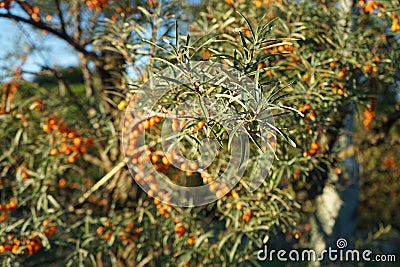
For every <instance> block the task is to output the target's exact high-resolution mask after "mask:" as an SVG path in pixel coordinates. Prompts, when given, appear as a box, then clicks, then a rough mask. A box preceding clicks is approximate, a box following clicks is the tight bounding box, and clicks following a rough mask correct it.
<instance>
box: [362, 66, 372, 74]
mask: <svg viewBox="0 0 400 267" xmlns="http://www.w3.org/2000/svg"><path fill="white" fill-rule="evenodd" d="M371 69H372V67H371V66H370V65H367V66H364V71H365V72H367V73H368V72H370V71H371Z"/></svg>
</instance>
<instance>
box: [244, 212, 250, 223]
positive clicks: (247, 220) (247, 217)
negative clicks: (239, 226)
mask: <svg viewBox="0 0 400 267" xmlns="http://www.w3.org/2000/svg"><path fill="white" fill-rule="evenodd" d="M251 217H252V213H251V210H247V211H246V213H245V214H244V215H243V220H244V221H245V222H249V221H250V219H251Z"/></svg>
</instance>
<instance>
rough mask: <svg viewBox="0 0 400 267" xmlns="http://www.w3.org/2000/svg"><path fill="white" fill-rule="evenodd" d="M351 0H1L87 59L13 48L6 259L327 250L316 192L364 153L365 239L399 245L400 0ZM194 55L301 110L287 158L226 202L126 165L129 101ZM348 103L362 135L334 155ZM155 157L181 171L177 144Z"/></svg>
mask: <svg viewBox="0 0 400 267" xmlns="http://www.w3.org/2000/svg"><path fill="white" fill-rule="evenodd" d="M350 2H351V3H352V6H351V12H350V13H349V14H347V13H343V12H341V10H340V4H341V2H340V1H289V0H280V1H278V0H254V1H250V0H248V1H246V0H225V1H217V0H211V1H199V2H189V3H186V2H184V1H173V0H170V1H156V0H147V1H131V0H126V1H112V0H85V1H75V0H68V1H67V0H52V1H39V0H38V1H33V0H32V1H19V0H1V1H0V20H12V21H15V22H18V23H20V24H23V25H25V26H26V27H27V28H26V29H27V31H26V32H25V34H28V35H29V34H32V36H34V35H40V36H50V35H51V36H56V37H57V38H58V39H60V40H63V41H65V42H66V43H68V45H69V46H71V47H72V49H73V50H74V53H76V55H77V56H78V58H79V66H76V67H70V68H60V67H57V66H54V65H52V64H44V65H42V66H40V68H41V70H40V71H38V72H37V73H30V72H29V71H28V70H26V68H25V63H26V61H27V58H29V57H31V55H32V54H33V53H34V51H37V50H40V49H41V48H40V43H39V42H37V43H35V40H36V39H33V40H32V41H31V42H28V43H26V44H24V45H21V49H19V50H18V52H15V51H14V52H11V54H10V55H8V56H7V57H6V58H7V60H9V61H7V62H9V63H7V64H5V66H4V71H6V72H7V73H8V75H7V76H6V77H4V78H3V80H2V81H1V84H2V91H1V94H2V98H1V100H0V124H1V129H2V131H1V132H0V140H1V141H0V151H1V153H0V166H1V167H0V260H1V262H2V264H3V265H4V266H39V265H48V266H55V265H57V264H63V265H67V266H232V265H241V266H251V265H255V266H257V265H260V264H261V263H260V262H257V251H258V250H259V249H260V248H262V245H263V243H265V242H267V241H268V242H271V243H272V244H276V245H277V246H282V247H295V248H308V247H313V244H311V243H310V234H311V231H312V230H313V229H312V225H311V224H310V217H311V216H312V215H313V214H314V212H315V210H316V204H315V200H316V198H317V197H318V196H319V195H321V194H322V192H323V189H324V187H325V183H326V180H327V177H328V174H329V173H333V174H335V175H338V176H340V177H346V176H345V175H343V174H345V173H346V172H347V170H346V169H343V167H342V165H341V161H342V160H343V159H345V158H347V157H350V156H355V157H356V159H357V162H358V164H359V166H360V194H359V203H358V227H357V229H358V232H357V235H356V236H354V239H355V240H358V241H357V242H356V245H358V246H364V245H366V244H368V243H373V242H376V240H378V241H379V240H383V241H381V242H383V243H384V244H388V243H390V244H391V246H392V247H391V249H392V250H394V251H395V252H399V251H400V245H399V241H398V240H399V239H398V231H399V229H400V217H399V216H398V206H399V204H400V203H399V202H400V196H399V193H400V158H399V157H398V151H399V150H400V149H399V146H400V144H399V140H400V139H399V137H400V125H399V119H400V102H399V95H400V91H399V81H400V78H399V68H398V66H399V55H400V53H399V34H398V31H399V30H400V25H399V24H400V22H399V16H400V14H399V8H400V6H399V4H398V2H397V1H350ZM237 11H239V12H240V13H241V14H243V16H242V15H241V14H240V13H238V12H237ZM176 22H177V23H176ZM342 22H344V23H342ZM176 25H178V27H177V26H176ZM257 25H259V27H257ZM262 27H265V28H264V29H265V34H264V33H262V32H261V31H260V29H261V28H262ZM188 36H190V38H188ZM5 41H6V40H3V41H2V42H5ZM178 44H179V48H178ZM42 53H46V51H44V52H42ZM184 56H189V57H190V59H192V60H212V61H217V62H221V63H223V64H227V65H230V66H233V67H235V68H237V69H238V70H239V71H241V72H243V73H245V74H246V75H248V76H249V77H250V78H251V79H253V80H255V83H257V84H256V85H257V86H260V88H261V89H262V90H263V92H265V94H266V95H268V94H270V93H271V92H276V94H275V96H274V99H275V104H276V105H277V106H288V107H291V108H293V109H295V110H297V112H293V111H291V110H290V109H278V111H277V112H275V113H274V115H275V117H274V119H275V124H276V126H277V127H278V128H279V129H280V130H282V132H283V134H285V135H288V137H290V138H292V139H293V141H294V142H295V143H296V147H293V146H291V145H290V144H289V142H287V140H285V137H284V136H278V143H277V147H276V156H277V160H275V161H274V163H273V166H272V169H271V173H270V176H269V178H268V179H267V180H266V181H265V182H264V183H263V185H262V186H261V187H260V188H259V189H258V190H257V191H256V192H255V193H250V192H249V191H248V190H247V188H248V184H249V182H248V179H247V178H248V177H245V179H243V180H241V181H240V183H239V184H238V186H237V187H235V189H234V190H233V191H232V192H230V193H229V194H227V195H226V196H225V197H223V198H221V199H219V200H218V201H217V202H215V203H212V204H209V205H206V206H202V207H196V208H179V207H174V206H171V205H168V204H165V203H162V202H160V201H159V199H157V198H152V197H150V196H148V195H147V194H146V193H145V192H143V191H142V190H141V189H140V188H139V187H138V186H137V185H136V183H135V182H134V180H133V179H132V177H131V175H130V173H129V171H128V169H127V168H126V166H125V161H124V155H123V154H122V151H121V144H120V127H121V120H122V119H123V116H124V113H125V109H126V107H127V105H128V102H129V100H130V99H131V97H132V95H133V94H134V92H135V90H136V89H137V88H138V87H140V86H141V85H142V84H144V83H145V82H146V81H148V79H149V76H150V75H151V73H154V72H157V71H159V70H161V69H163V68H164V67H165V66H167V65H168V64H169V63H168V62H171V63H177V62H180V61H182V60H183V59H184ZM25 74H31V75H33V76H34V78H33V79H25V78H24V75H25ZM255 77H257V79H256V78H255ZM349 103H356V104H355V107H356V115H355V119H356V127H355V130H354V133H349V134H353V136H354V141H353V143H352V144H351V145H350V146H349V147H346V148H345V149H341V150H335V147H334V143H335V141H337V139H338V138H339V129H341V128H342V127H343V118H344V117H345V116H346V115H347V114H348V113H349V112H348V110H347V107H348V104H349ZM176 104H178V102H176ZM299 113H302V114H303V116H301V115H300V114H299ZM148 124H149V125H150V126H151V129H150V131H155V132H157V130H158V129H160V126H159V125H157V123H152V122H150V121H149V122H148ZM203 127H204V125H203V126H202V127H201V128H203ZM205 127H206V128H207V127H208V126H207V125H206V126H205ZM200 130H201V129H200ZM196 132H197V130H196ZM191 134H193V135H194V134H196V133H195V132H193V133H188V135H191ZM154 140H155V141H157V140H158V139H157V138H156V137H154ZM152 152H154V151H152ZM278 159H279V160H278ZM152 160H153V159H152ZM220 160H221V162H222V163H223V162H224V159H223V158H222V159H220ZM225 160H226V159H225ZM153 163H154V165H155V166H157V167H158V168H161V169H163V168H164V169H165V168H167V169H168V168H170V167H169V164H168V162H166V161H164V160H163V155H162V154H160V157H158V158H154V160H153ZM181 174H182V175H185V174H187V172H183V173H181ZM208 174H211V175H210V176H213V175H216V174H217V170H216V169H212V170H210V171H209V172H208ZM191 175H192V174H191ZM194 175H195V176H196V175H198V176H199V174H194ZM170 178H171V179H172V177H170ZM201 178H203V182H204V183H208V182H209V181H210V180H209V178H210V179H212V177H208V176H205V177H201ZM217 192H218V191H216V194H217ZM349 223H350V222H349ZM351 223H353V222H351ZM396 236H397V237H396ZM385 240H386V241H385ZM388 240H389V241H388ZM396 240H397V241H396ZM396 242H397V243H396ZM377 248H379V246H377Z"/></svg>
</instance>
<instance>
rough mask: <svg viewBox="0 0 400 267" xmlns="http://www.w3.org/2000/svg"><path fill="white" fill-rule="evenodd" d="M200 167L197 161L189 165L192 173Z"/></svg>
mask: <svg viewBox="0 0 400 267" xmlns="http://www.w3.org/2000/svg"><path fill="white" fill-rule="evenodd" d="M198 167H199V165H198V164H197V162H195V161H192V162H191V163H190V165H189V169H190V170H192V171H194V170H197V168H198Z"/></svg>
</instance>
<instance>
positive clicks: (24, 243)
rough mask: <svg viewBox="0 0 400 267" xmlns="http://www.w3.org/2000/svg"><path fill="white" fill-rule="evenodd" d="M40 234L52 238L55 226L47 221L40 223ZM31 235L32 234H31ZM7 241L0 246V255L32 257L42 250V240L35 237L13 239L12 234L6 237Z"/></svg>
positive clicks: (55, 229)
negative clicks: (11, 254) (9, 254)
mask: <svg viewBox="0 0 400 267" xmlns="http://www.w3.org/2000/svg"><path fill="white" fill-rule="evenodd" d="M41 231H42V233H43V234H44V235H45V236H46V237H49V236H52V235H54V234H55V232H56V231H57V225H55V224H52V223H51V222H50V221H49V220H47V219H46V220H44V221H43V223H42V230H41ZM31 234H33V232H31ZM7 239H8V241H7V242H6V243H4V244H2V245H0V253H5V252H7V251H10V252H11V253H13V254H26V255H32V254H34V253H35V252H37V251H39V250H40V249H41V248H42V239H41V238H40V237H39V236H38V235H35V236H34V237H31V238H25V237H24V238H21V239H18V238H14V235H13V234H9V235H8V236H7Z"/></svg>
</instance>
